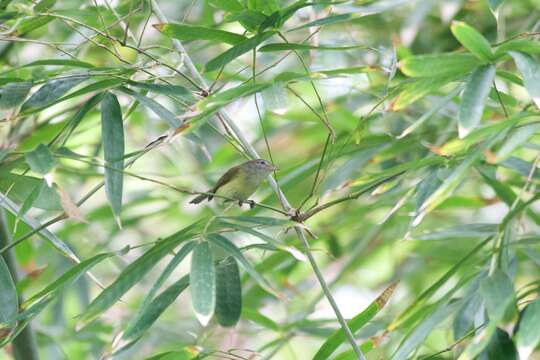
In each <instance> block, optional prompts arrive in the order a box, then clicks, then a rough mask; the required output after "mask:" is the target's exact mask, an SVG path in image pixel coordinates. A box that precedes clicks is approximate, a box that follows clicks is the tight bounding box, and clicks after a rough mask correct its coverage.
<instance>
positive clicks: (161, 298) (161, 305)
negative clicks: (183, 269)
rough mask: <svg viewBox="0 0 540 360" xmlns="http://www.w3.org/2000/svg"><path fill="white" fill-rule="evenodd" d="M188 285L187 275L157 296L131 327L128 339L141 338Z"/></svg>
mask: <svg viewBox="0 0 540 360" xmlns="http://www.w3.org/2000/svg"><path fill="white" fill-rule="evenodd" d="M188 285H189V276H188V275H186V276H184V277H182V278H181V279H180V280H178V281H177V282H175V283H174V284H172V285H171V286H169V287H168V288H167V289H165V290H164V291H163V292H162V293H160V294H159V295H158V296H156V298H155V299H154V300H152V302H151V303H150V304H149V306H148V307H146V308H145V311H144V312H143V313H141V315H140V317H138V319H137V321H136V322H134V323H133V325H132V326H131V327H130V333H129V335H128V336H126V338H129V339H136V338H138V337H141V336H142V335H143V334H144V333H145V332H146V331H147V330H148V329H149V328H150V327H151V326H152V325H153V324H154V323H155V322H156V320H157V319H158V318H159V317H160V315H161V314H162V313H163V312H164V311H165V310H166V309H167V308H168V307H169V306H170V305H171V304H172V303H173V301H174V300H176V298H177V297H178V296H179V295H180V294H181V293H182V291H184V290H185V289H186V288H187V287H188Z"/></svg>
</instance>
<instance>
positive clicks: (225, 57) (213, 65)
mask: <svg viewBox="0 0 540 360" xmlns="http://www.w3.org/2000/svg"><path fill="white" fill-rule="evenodd" d="M272 35H274V32H273V31H267V32H263V33H260V34H257V35H255V36H253V37H250V38H249V39H246V40H244V41H242V42H240V43H238V44H236V45H235V46H233V47H232V48H230V49H229V50H227V51H225V52H224V53H223V54H221V55H218V56H216V57H215V58H213V59H212V60H210V61H209V62H208V63H206V66H205V71H214V70H217V69H219V68H221V67H222V66H225V65H227V64H228V63H230V62H231V61H233V60H234V59H236V58H237V57H239V56H240V55H243V54H245V53H247V52H248V51H250V50H253V49H255V48H256V47H257V46H258V45H259V44H260V43H262V42H263V41H265V40H266V39H268V38H270V37H271V36H272Z"/></svg>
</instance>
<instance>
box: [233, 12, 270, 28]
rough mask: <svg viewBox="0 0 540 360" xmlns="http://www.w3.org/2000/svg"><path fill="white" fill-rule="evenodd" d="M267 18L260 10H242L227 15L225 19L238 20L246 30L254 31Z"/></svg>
mask: <svg viewBox="0 0 540 360" xmlns="http://www.w3.org/2000/svg"><path fill="white" fill-rule="evenodd" d="M267 19H268V17H267V16H266V15H264V14H263V13H262V12H260V11H254V10H244V11H241V12H238V13H235V14H232V15H230V16H227V17H226V18H225V21H227V22H232V21H238V22H239V23H240V24H241V25H242V26H243V27H244V28H245V29H246V30H248V31H250V32H253V33H254V32H257V29H258V28H259V26H261V25H262V24H263V23H264V22H265V21H266V20H267Z"/></svg>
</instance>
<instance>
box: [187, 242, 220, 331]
mask: <svg viewBox="0 0 540 360" xmlns="http://www.w3.org/2000/svg"><path fill="white" fill-rule="evenodd" d="M189 282H190V284H191V304H192V305H193V309H194V310H195V314H196V315H197V318H198V319H199V321H200V322H201V324H202V325H203V326H206V324H208V321H210V318H211V317H212V315H213V314H214V309H215V307H216V272H215V267H214V255H213V254H212V249H211V248H210V244H209V243H208V242H207V241H203V242H201V243H199V244H198V245H197V246H196V247H195V249H194V250H193V255H192V257H191V271H190V272H189Z"/></svg>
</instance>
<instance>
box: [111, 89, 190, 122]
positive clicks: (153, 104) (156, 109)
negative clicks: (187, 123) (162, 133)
mask: <svg viewBox="0 0 540 360" xmlns="http://www.w3.org/2000/svg"><path fill="white" fill-rule="evenodd" d="M121 90H122V91H123V92H125V93H126V94H129V95H130V96H132V97H133V98H135V99H137V100H138V101H139V102H140V103H141V104H143V105H144V106H146V107H147V108H149V109H150V110H152V112H153V113H154V114H156V115H157V116H158V117H159V118H161V119H163V120H165V121H166V122H167V123H168V124H169V126H170V127H172V128H174V129H176V128H178V127H179V126H180V125H182V122H181V121H180V120H178V118H177V117H176V115H174V114H173V113H172V112H171V111H169V110H168V109H167V108H165V107H164V106H163V105H161V104H160V103H158V102H157V101H155V100H153V99H150V98H149V97H147V96H144V95H142V94H139V93H138V92H136V91H132V90H129V89H126V88H122V89H121Z"/></svg>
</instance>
